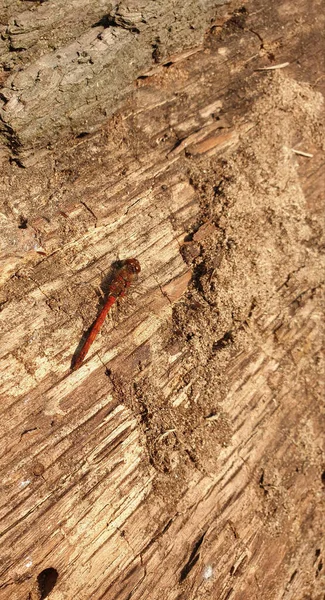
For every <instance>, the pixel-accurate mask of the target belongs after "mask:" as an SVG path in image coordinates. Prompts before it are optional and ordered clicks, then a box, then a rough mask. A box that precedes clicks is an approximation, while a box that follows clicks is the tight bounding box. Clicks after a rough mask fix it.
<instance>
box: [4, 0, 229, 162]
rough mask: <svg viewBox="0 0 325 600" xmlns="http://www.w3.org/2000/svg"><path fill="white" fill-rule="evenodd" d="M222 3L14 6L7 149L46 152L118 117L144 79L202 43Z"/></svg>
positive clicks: (169, 0) (8, 50)
mask: <svg viewBox="0 0 325 600" xmlns="http://www.w3.org/2000/svg"><path fill="white" fill-rule="evenodd" d="M224 3H225V0H208V1H206V2H205V3H204V6H202V3H201V2H199V1H198V0H187V2H186V3H185V4H184V3H183V2H180V0H164V1H163V2H156V1H155V0H150V1H145V2H144V1H143V0H128V1H127V2H125V3H123V2H119V3H115V4H114V5H113V4H112V3H109V2H105V1H103V0H96V1H95V2H89V0H74V1H73V2H66V1H65V0H59V1H57V0H56V1H55V2H43V3H39V2H36V3H34V2H33V7H32V9H31V8H30V7H29V6H28V3H26V2H21V3H20V4H19V6H18V7H17V6H15V5H14V6H13V7H12V9H11V11H10V13H11V15H10V17H9V19H8V21H7V23H6V25H5V26H4V27H3V30H2V55H3V61H4V64H5V67H6V69H7V71H8V70H10V71H11V72H9V73H6V72H5V73H4V75H3V79H4V85H3V88H2V91H1V97H0V102H1V103H0V117H1V124H2V128H1V129H0V132H1V131H2V136H3V139H4V141H5V143H6V144H7V145H9V146H10V148H11V150H12V151H13V152H15V154H16V156H19V157H20V160H22V157H23V156H24V155H26V152H28V150H30V149H32V151H33V152H35V147H38V148H44V147H46V146H49V145H51V144H53V143H54V142H55V141H56V140H57V139H58V137H60V138H61V139H62V137H63V135H64V134H66V135H71V133H73V134H75V135H76V134H80V133H84V132H90V131H92V130H93V129H94V127H96V126H98V125H99V124H101V123H102V122H103V121H104V120H105V119H106V118H107V115H109V114H111V113H112V112H113V111H114V110H116V106H117V103H118V102H119V101H120V100H121V99H122V98H123V97H124V96H125V93H126V91H127V90H128V89H129V86H130V84H131V83H132V82H133V80H134V79H135V78H136V77H137V76H138V75H139V74H140V73H141V72H143V71H144V70H146V69H147V70H148V69H149V68H150V67H151V66H152V64H154V63H155V62H161V61H162V60H163V59H164V57H165V56H167V55H171V54H172V53H173V52H177V51H179V50H180V49H182V50H183V49H185V48H191V47H193V46H196V45H199V44H202V41H203V36H204V32H205V30H206V29H207V28H208V27H209V25H210V23H211V20H212V16H213V15H215V14H216V7H217V6H219V5H222V4H224ZM2 4H3V0H2ZM5 4H7V3H6V2H5ZM0 12H1V6H0ZM0 50H1V46H0ZM53 115H55V118H53ZM33 152H32V154H33ZM34 156H35V155H34ZM34 159H35V158H34Z"/></svg>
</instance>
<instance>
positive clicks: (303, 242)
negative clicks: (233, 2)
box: [0, 2, 325, 600]
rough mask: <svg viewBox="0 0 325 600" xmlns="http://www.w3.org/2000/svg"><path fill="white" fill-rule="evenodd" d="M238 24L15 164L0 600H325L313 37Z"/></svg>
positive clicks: (295, 25)
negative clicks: (37, 156)
mask: <svg viewBox="0 0 325 600" xmlns="http://www.w3.org/2000/svg"><path fill="white" fill-rule="evenodd" d="M248 8H249V12H250V14H246V13H245V12H244V11H241V12H239V13H236V14H235V15H234V16H233V17H232V18H231V15H229V18H228V20H226V22H225V24H222V23H221V22H220V23H219V22H217V23H216V24H215V25H214V26H213V28H212V30H211V31H210V32H209V34H207V37H206V41H205V47H204V49H202V50H199V51H198V52H196V53H193V54H192V55H191V57H190V58H188V59H186V58H183V60H180V61H178V62H175V64H172V65H171V66H169V67H160V68H159V69H157V71H156V72H155V73H152V74H151V75H150V76H149V77H146V78H144V79H141V80H139V81H138V84H137V87H136V88H135V89H134V92H133V95H132V97H131V98H129V100H128V101H126V103H125V104H124V106H123V109H122V110H121V112H120V113H119V114H118V115H117V116H115V117H114V118H113V119H111V120H110V121H108V122H107V123H105V125H104V126H103V127H102V128H101V129H100V130H98V131H97V132H96V133H94V134H92V135H91V136H88V137H83V138H80V139H74V140H73V139H72V140H70V141H69V142H68V143H65V144H64V145H63V144H62V145H61V146H60V145H59V144H58V146H57V147H56V148H55V150H53V151H50V152H48V153H47V154H46V155H44V157H43V158H42V159H41V161H40V163H39V164H34V165H32V166H29V167H28V168H26V169H21V168H19V167H18V165H17V164H15V163H12V164H7V163H6V162H4V163H3V166H2V170H3V178H2V183H1V185H2V196H3V199H4V208H3V213H2V224H3V225H2V231H3V235H2V256H1V263H2V266H3V271H2V288H1V305H2V312H1V327H2V330H1V392H0V394H1V400H2V403H1V404H2V419H1V427H2V432H1V456H2V458H1V461H2V462H1V481H2V491H1V529H2V537H1V585H0V599H1V600H2V599H8V598H11V599H13V600H15V599H18V598H19V599H21V598H26V599H27V598H30V600H35V599H36V598H40V597H45V594H46V593H47V592H46V589H47V588H46V584H44V583H43V584H41V585H40V587H41V589H43V591H44V590H45V591H44V593H43V595H42V596H41V593H40V592H39V585H38V583H37V576H38V575H39V574H40V573H42V572H43V571H44V569H50V568H52V569H55V570H56V572H57V573H58V579H57V581H56V583H55V585H54V588H53V591H51V592H50V593H49V595H48V597H49V598H51V599H52V600H59V599H60V600H61V599H70V598H78V599H81V600H83V599H85V600H88V599H90V598H91V599H94V600H99V599H100V598H103V599H104V598H105V599H108V600H113V599H117V598H118V599H121V600H126V599H130V598H132V599H139V600H140V599H141V600H142V599H148V600H149V599H150V600H155V599H157V600H158V598H159V599H161V598H164V599H166V600H172V599H176V598H177V599H181V598H182V599H183V598H184V599H185V598H186V599H193V600H194V599H203V598H213V599H219V598H220V600H226V599H227V600H228V599H234V600H235V599H236V600H239V599H244V598H245V599H247V600H248V599H252V598H256V599H261V598H263V599H264V598H265V599H272V600H273V599H280V598H281V599H285V600H289V599H290V600H291V599H292V600H293V599H296V598H304V599H307V598H310V599H312V600H321V599H323V590H324V568H323V560H324V558H323V554H324V541H323V532H322V529H323V523H324V516H325V515H324V493H325V488H324V485H325V475H324V462H323V458H322V444H323V440H324V412H323V409H322V401H323V393H324V370H323V355H322V349H321V345H322V320H323V303H322V290H323V287H322V286H323V283H322V281H323V267H324V264H323V261H322V257H321V247H322V244H323V239H324V223H323V216H322V211H323V207H322V196H323V176H322V172H323V169H324V159H323V154H322V152H321V147H322V144H323V141H322V140H323V132H322V128H321V125H320V121H319V118H320V110H321V96H320V93H319V90H321V91H323V87H324V81H323V80H322V79H321V75H320V67H319V66H318V65H317V64H316V62H315V56H320V55H321V48H322V39H321V37H319V36H318V32H320V31H321V30H322V23H321V18H322V17H321V16H320V15H319V14H318V10H319V7H318V5H317V4H313V7H312V8H311V7H310V6H309V4H308V5H307V4H306V3H304V2H299V3H296V4H295V18H294V19H293V18H292V7H291V6H290V7H289V6H288V5H287V4H286V3H281V2H279V3H278V5H277V7H273V6H269V5H267V6H265V4H264V3H263V2H261V3H257V2H254V3H251V5H250V6H249V7H248ZM271 54H273V55H274V57H273V58H274V60H273V62H272V61H271V60H270V59H271V58H272V57H271ZM283 62H289V63H290V65H289V67H288V68H286V70H285V71H284V70H283V74H280V73H279V72H277V73H275V74H269V73H264V72H255V70H254V69H256V68H258V67H262V66H270V65H272V64H276V63H283ZM299 81H300V82H303V81H309V82H310V84H311V86H310V87H309V86H306V85H305V84H303V83H299ZM292 148H294V149H298V150H299V149H300V150H302V151H306V152H309V153H311V154H313V158H312V159H308V158H305V157H299V156H297V155H295V154H294V153H293V152H292V150H291V149H292ZM128 256H136V257H137V258H138V259H139V260H140V262H141V266H142V272H141V275H140V278H139V281H138V283H137V284H136V285H135V286H134V287H133V288H132V290H131V291H130V294H129V295H128V298H126V299H125V300H124V301H123V302H122V303H120V305H119V307H118V308H117V310H115V311H114V312H113V316H112V319H111V320H110V319H108V322H107V324H106V325H105V326H104V328H103V332H102V334H100V335H99V337H98V339H97V340H96V342H95V343H94V346H93V348H92V349H91V351H90V353H89V357H87V360H86V361H85V364H84V366H82V367H81V369H80V370H78V371H76V372H74V373H71V372H70V370H69V367H70V362H71V359H72V356H73V353H74V352H75V350H76V347H77V346H78V344H79V342H80V339H81V336H82V334H83V332H84V331H85V330H86V329H87V328H88V327H89V325H90V324H91V322H92V321H93V319H94V318H95V316H96V315H97V313H98V308H99V306H100V304H101V302H102V300H101V297H100V294H99V291H98V287H99V286H100V285H102V288H103V290H104V291H105V289H106V288H105V278H106V275H107V273H109V271H110V267H111V264H112V263H113V262H114V260H116V259H117V258H118V257H119V258H125V257H128ZM179 300H180V302H178V301H179ZM48 585H49V582H48Z"/></svg>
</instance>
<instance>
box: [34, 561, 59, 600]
mask: <svg viewBox="0 0 325 600" xmlns="http://www.w3.org/2000/svg"><path fill="white" fill-rule="evenodd" d="M58 576H59V573H58V572H57V570H56V569H53V567H49V568H48V569H44V571H41V572H40V573H39V574H38V575H37V583H38V589H39V593H40V600H43V599H44V598H47V597H48V595H49V594H50V592H51V591H52V590H53V588H54V586H55V584H56V582H57V578H58Z"/></svg>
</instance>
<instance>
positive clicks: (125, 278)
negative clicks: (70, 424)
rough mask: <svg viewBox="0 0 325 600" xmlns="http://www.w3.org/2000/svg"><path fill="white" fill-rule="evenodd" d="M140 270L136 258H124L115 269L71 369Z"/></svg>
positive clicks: (84, 355)
mask: <svg viewBox="0 0 325 600" xmlns="http://www.w3.org/2000/svg"><path fill="white" fill-rule="evenodd" d="M140 270H141V269H140V263H139V261H138V260H137V259H136V258H127V259H126V260H123V261H122V265H121V266H120V267H119V268H118V269H117V271H116V273H115V275H114V277H113V279H112V281H111V284H110V286H109V289H108V296H107V300H106V302H105V304H104V306H103V308H102V309H101V311H100V313H99V315H98V317H97V319H96V321H95V322H94V323H93V325H92V326H91V328H90V330H89V333H88V335H87V337H86V340H85V343H84V345H83V346H82V348H81V350H80V352H79V354H77V356H76V357H75V359H74V360H73V364H72V370H73V371H75V370H76V369H79V367H80V365H81V364H82V362H83V360H84V358H85V357H86V354H87V353H88V351H89V348H90V346H91V344H92V343H93V341H94V339H95V337H96V335H97V333H98V332H99V330H100V328H101V326H102V325H103V323H104V321H105V318H106V315H107V313H108V311H109V309H110V308H111V306H113V304H114V302H115V301H116V300H117V298H122V297H123V296H125V294H126V292H127V290H128V288H129V287H130V285H131V283H132V282H133V281H134V280H135V279H136V278H137V275H138V273H140Z"/></svg>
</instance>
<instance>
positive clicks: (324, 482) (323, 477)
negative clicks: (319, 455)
mask: <svg viewBox="0 0 325 600" xmlns="http://www.w3.org/2000/svg"><path fill="white" fill-rule="evenodd" d="M322 484H323V485H325V471H323V473H322Z"/></svg>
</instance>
